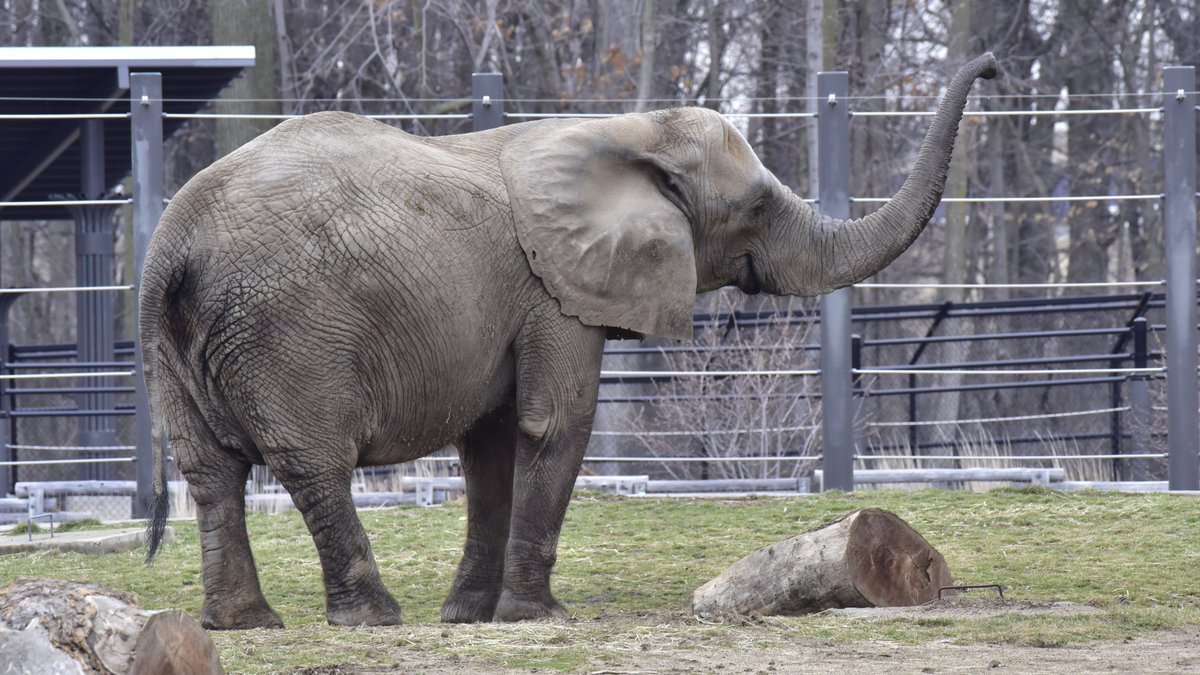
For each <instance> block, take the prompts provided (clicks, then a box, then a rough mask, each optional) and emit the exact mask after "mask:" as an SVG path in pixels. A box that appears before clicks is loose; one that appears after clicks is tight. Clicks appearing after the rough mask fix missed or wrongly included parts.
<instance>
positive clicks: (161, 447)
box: [138, 207, 191, 564]
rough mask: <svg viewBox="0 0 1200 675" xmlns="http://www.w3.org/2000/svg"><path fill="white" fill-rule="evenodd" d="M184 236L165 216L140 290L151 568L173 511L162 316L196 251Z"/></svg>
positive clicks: (139, 333)
mask: <svg viewBox="0 0 1200 675" xmlns="http://www.w3.org/2000/svg"><path fill="white" fill-rule="evenodd" d="M169 208H170V207H168V209H169ZM179 231H180V229H179V228H172V227H170V225H169V219H168V218H167V217H166V216H165V215H164V218H163V220H162V221H161V222H160V223H159V227H158V232H156V235H155V236H154V237H153V238H152V239H151V242H150V247H149V250H148V251H147V253H146V263H145V267H144V268H143V270H142V278H141V283H140V285H139V289H138V338H139V340H138V344H139V346H140V347H141V357H142V360H141V362H142V373H141V374H142V377H143V378H144V379H145V384H146V394H147V397H148V401H147V409H148V413H149V415H150V420H151V423H150V424H151V441H150V442H151V446H152V453H153V457H154V467H153V473H154V483H153V493H152V494H151V496H150V498H149V500H148V502H149V503H148V504H146V506H147V510H148V511H149V513H150V518H149V520H148V522H147V524H146V546H147V550H146V564H150V561H152V560H153V559H154V554H155V553H157V552H158V547H159V544H161V543H162V538H163V532H164V531H165V530H166V527H167V517H168V515H170V511H171V501H170V494H169V492H168V489H167V463H166V453H167V442H166V435H165V434H164V433H163V422H162V414H163V407H162V383H161V377H162V374H161V372H160V371H159V366H160V363H159V357H160V355H161V342H162V325H163V324H162V319H163V312H164V310H165V309H166V305H167V303H168V299H169V298H170V297H171V296H172V295H174V294H175V293H176V292H177V291H178V290H179V288H180V287H181V286H182V284H183V279H184V273H185V270H186V265H187V252H188V250H189V249H190V247H191V246H190V244H191V242H190V241H187V242H184V241H179V239H178V238H177V237H176V236H175V234H176V233H177V232H179ZM185 231H186V230H185ZM173 239H174V241H172V240H173Z"/></svg>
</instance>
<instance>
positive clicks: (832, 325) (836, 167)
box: [817, 71, 854, 492]
mask: <svg viewBox="0 0 1200 675" xmlns="http://www.w3.org/2000/svg"><path fill="white" fill-rule="evenodd" d="M849 90H850V78H849V76H848V75H847V73H846V72H844V71H838V72H830V73H818V74H817V98H818V101H819V104H820V113H819V115H818V116H817V136H818V138H817V148H818V155H819V157H818V158H819V162H818V169H819V182H820V194H819V198H820V206H821V213H822V214H824V215H826V216H830V217H832V218H849V217H850V196H849V195H850V111H849V109H848V108H847V101H846V97H847V95H848V93H849ZM852 378H853V375H852V370H851V361H850V289H849V288H843V289H840V290H837V291H834V292H832V293H829V294H827V295H824V296H821V437H822V446H823V447H822V461H821V467H822V469H823V470H824V472H825V480H824V489H826V490H831V489H837V490H843V491H846V492H850V491H852V490H853V489H854V405H853V403H854V401H853V398H854V394H853V389H854V387H853V379H852Z"/></svg>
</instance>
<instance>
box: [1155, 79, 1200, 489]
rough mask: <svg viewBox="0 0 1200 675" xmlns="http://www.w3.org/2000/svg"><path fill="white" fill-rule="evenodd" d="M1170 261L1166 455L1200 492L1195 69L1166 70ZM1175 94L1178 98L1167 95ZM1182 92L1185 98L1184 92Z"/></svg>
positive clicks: (1173, 475) (1176, 476) (1182, 480)
mask: <svg viewBox="0 0 1200 675" xmlns="http://www.w3.org/2000/svg"><path fill="white" fill-rule="evenodd" d="M1163 91H1164V96H1163V108H1164V112H1165V115H1164V117H1165V120H1164V124H1163V180H1164V182H1165V183H1166V185H1165V188H1166V189H1165V193H1166V195H1165V199H1164V202H1165V203H1164V205H1163V221H1164V224H1165V226H1166V234H1165V236H1164V237H1163V244H1164V246H1165V247H1166V251H1165V257H1166V260H1167V452H1168V454H1169V457H1168V464H1167V466H1168V485H1169V487H1170V489H1172V490H1200V440H1198V439H1200V405H1198V403H1200V392H1197V380H1196V365H1197V359H1196V347H1197V338H1196V253H1195V252H1196V94H1195V93H1187V92H1195V91H1196V69H1195V68H1194V67H1193V66H1173V67H1170V68H1164V69H1163ZM1172 91H1174V92H1176V94H1175V95H1174V96H1172V95H1170V94H1169V93H1167V92H1172ZM1180 93H1183V96H1180V95H1179V94H1180Z"/></svg>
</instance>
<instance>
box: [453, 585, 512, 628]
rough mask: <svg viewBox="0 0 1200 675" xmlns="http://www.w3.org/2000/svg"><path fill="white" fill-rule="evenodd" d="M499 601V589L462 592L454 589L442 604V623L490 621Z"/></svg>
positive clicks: (459, 589)
mask: <svg viewBox="0 0 1200 675" xmlns="http://www.w3.org/2000/svg"><path fill="white" fill-rule="evenodd" d="M499 600H500V589H499V588H496V589H484V590H464V589H461V588H458V587H455V588H454V589H452V590H451V591H450V595H448V596H446V602H444V603H442V623H479V622H481V621H491V620H492V616H493V615H494V614H495V613H496V604H497V602H498V601H499Z"/></svg>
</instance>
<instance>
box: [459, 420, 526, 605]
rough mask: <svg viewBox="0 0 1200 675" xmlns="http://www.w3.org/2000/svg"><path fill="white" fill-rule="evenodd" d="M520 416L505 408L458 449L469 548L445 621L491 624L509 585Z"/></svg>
mask: <svg viewBox="0 0 1200 675" xmlns="http://www.w3.org/2000/svg"><path fill="white" fill-rule="evenodd" d="M516 445H517V420H516V413H515V412H514V411H513V409H512V407H511V406H507V405H506V406H504V407H502V408H500V409H498V410H496V411H494V412H492V413H491V414H489V415H486V416H485V417H484V418H483V419H481V420H480V421H479V422H477V423H476V424H475V426H473V427H472V428H471V430H470V431H469V432H467V434H466V436H465V437H464V438H463V439H462V441H461V442H460V443H459V453H460V455H461V457H462V469H463V477H464V478H466V481H467V543H466V545H465V546H464V547H463V557H462V562H460V563H459V564H458V574H457V575H456V576H455V577H454V586H453V587H452V588H451V589H450V594H449V595H448V596H447V597H446V602H445V603H444V604H443V605H442V621H446V622H449V623H473V622H477V621H491V620H492V614H493V613H494V612H495V611H496V602H497V601H499V599H500V584H501V583H502V582H503V581H504V547H505V546H506V545H507V543H508V523H509V518H510V517H511V514H512V495H513V459H514V456H515V454H516Z"/></svg>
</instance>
